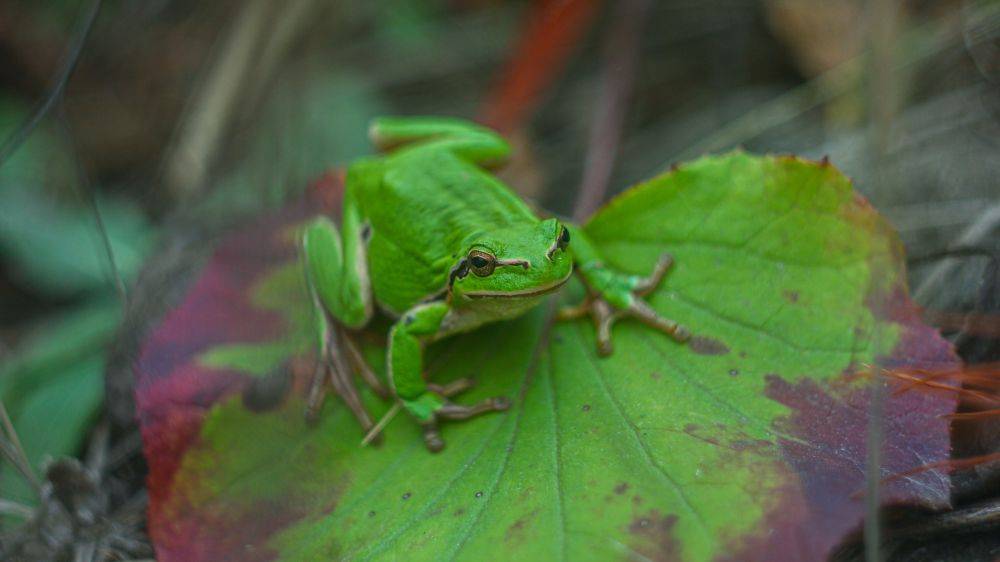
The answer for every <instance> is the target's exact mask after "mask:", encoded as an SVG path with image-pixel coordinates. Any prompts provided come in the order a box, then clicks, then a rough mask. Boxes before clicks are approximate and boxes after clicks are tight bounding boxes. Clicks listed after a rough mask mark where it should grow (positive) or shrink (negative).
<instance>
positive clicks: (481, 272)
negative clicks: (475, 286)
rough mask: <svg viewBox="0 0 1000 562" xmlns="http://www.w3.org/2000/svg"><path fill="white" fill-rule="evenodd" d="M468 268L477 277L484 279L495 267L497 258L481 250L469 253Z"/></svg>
mask: <svg viewBox="0 0 1000 562" xmlns="http://www.w3.org/2000/svg"><path fill="white" fill-rule="evenodd" d="M469 267H470V269H472V272H473V273H475V274H476V275H477V276H479V277H486V276H488V275H490V274H492V273H493V270H494V269H496V267H497V258H496V257H495V256H493V255H492V254H487V253H486V252H483V251H481V250H472V251H471V252H469Z"/></svg>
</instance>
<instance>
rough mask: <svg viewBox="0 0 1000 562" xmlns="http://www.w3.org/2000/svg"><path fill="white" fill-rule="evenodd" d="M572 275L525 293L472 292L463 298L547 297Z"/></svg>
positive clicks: (570, 273)
mask: <svg viewBox="0 0 1000 562" xmlns="http://www.w3.org/2000/svg"><path fill="white" fill-rule="evenodd" d="M572 275H573V271H572V270H571V271H570V272H569V273H568V274H567V275H566V277H563V278H562V279H560V280H558V281H556V282H555V283H551V284H549V285H545V286H543V287H538V288H535V289H529V290H527V291H477V292H474V293H466V294H465V297H466V298H470V299H489V298H493V299H523V298H530V297H540V296H542V295H547V294H549V293H551V292H553V291H555V290H556V289H558V288H559V287H562V286H563V285H565V284H566V282H567V281H569V278H570V277H572Z"/></svg>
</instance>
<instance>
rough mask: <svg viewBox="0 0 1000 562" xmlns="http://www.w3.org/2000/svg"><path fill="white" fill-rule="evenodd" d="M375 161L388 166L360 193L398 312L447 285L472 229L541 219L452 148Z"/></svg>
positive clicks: (381, 287)
mask: <svg viewBox="0 0 1000 562" xmlns="http://www.w3.org/2000/svg"><path fill="white" fill-rule="evenodd" d="M370 165H372V166H376V167H378V168H380V169H381V173H379V174H369V175H368V176H367V177H368V180H367V181H365V182H363V183H362V184H361V185H358V186H357V187H358V189H357V190H356V191H355V193H354V195H355V197H356V200H357V202H358V205H359V206H360V208H361V212H362V214H363V215H364V216H365V217H366V218H367V220H368V221H369V224H370V225H371V230H372V232H371V238H370V240H369V244H368V263H369V268H370V270H371V271H370V274H371V279H372V289H373V290H374V293H375V299H376V300H377V301H378V302H379V303H380V304H381V305H382V306H383V308H386V309H387V310H389V311H391V312H395V313H402V312H404V311H405V310H406V309H408V308H410V307H412V306H414V305H415V304H417V303H419V302H420V301H422V300H425V299H427V298H428V297H431V296H433V295H435V294H438V293H440V292H441V291H442V290H443V289H444V288H445V286H446V284H447V280H448V274H449V272H450V270H451V268H452V267H453V266H454V264H455V263H456V260H457V259H458V257H459V256H460V254H461V253H464V251H465V248H463V247H461V245H462V243H463V241H464V240H466V239H467V238H468V237H469V236H470V235H473V234H475V233H477V232H485V231H491V230H495V229H501V228H506V227H510V226H515V225H518V224H524V223H527V222H537V221H538V219H537V217H535V215H534V213H532V211H531V209H530V208H529V207H528V206H527V205H526V204H525V203H524V201H522V200H521V199H520V198H518V196H517V195H515V194H514V193H512V192H511V191H510V190H509V189H508V188H507V187H506V186H505V185H503V183H501V182H500V181H499V180H497V179H496V178H495V177H493V176H492V175H490V174H489V173H487V172H485V171H483V170H482V169H480V168H478V167H476V166H475V165H474V164H471V163H469V162H466V161H464V160H461V159H460V158H458V157H457V156H455V155H454V154H452V153H450V152H446V151H442V150H435V149H432V148H424V147H415V148H412V149H407V150H403V151H400V152H398V153H396V154H393V155H391V156H388V157H386V158H384V159H382V160H380V161H370Z"/></svg>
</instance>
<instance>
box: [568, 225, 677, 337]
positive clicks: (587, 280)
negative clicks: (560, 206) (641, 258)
mask: <svg viewBox="0 0 1000 562" xmlns="http://www.w3.org/2000/svg"><path fill="white" fill-rule="evenodd" d="M570 233H571V236H572V242H571V243H570V247H571V248H572V251H573V262H574V265H575V269H576V272H577V274H579V276H580V278H581V279H582V280H583V284H584V286H586V288H587V296H586V297H585V298H584V300H583V302H581V303H580V304H579V305H577V306H574V307H569V308H564V309H562V310H561V311H560V312H559V319H561V320H568V319H573V318H579V317H581V316H585V315H590V316H591V318H592V319H593V320H594V327H595V329H596V331H597V351H598V353H600V354H601V355H610V354H611V351H612V344H611V328H612V326H613V325H614V323H615V322H616V321H617V320H619V319H621V318H624V317H629V316H631V317H633V318H636V319H638V320H639V321H641V322H642V323H644V324H646V325H647V326H650V327H652V328H655V329H657V330H659V331H661V332H663V333H665V334H667V335H669V336H670V337H672V338H673V339H675V340H676V341H678V342H685V341H687V340H688V339H689V338H690V337H691V333H690V332H689V331H688V329H687V328H685V327H684V326H681V325H680V324H678V323H677V322H675V321H673V320H670V319H668V318H663V317H662V316H660V315H659V314H657V313H656V311H655V310H653V308H652V307H651V306H649V304H647V303H646V301H644V300H642V297H645V296H646V295H648V294H650V293H652V292H653V290H654V289H656V287H657V286H658V285H659V284H660V281H662V280H663V277H664V276H665V275H666V273H667V270H669V269H670V266H671V265H673V258H672V257H671V256H670V255H669V254H663V255H661V256H660V259H659V260H658V261H657V263H656V266H655V267H654V268H653V272H652V273H651V274H650V275H649V276H648V277H642V276H638V275H627V274H623V273H619V272H617V271H614V270H612V269H610V268H609V267H608V266H606V265H605V264H604V262H603V260H601V257H600V254H599V253H598V252H597V250H596V248H594V245H593V244H592V243H591V242H590V240H589V239H588V238H587V235H586V234H585V233H584V232H583V231H582V230H581V229H579V228H576V227H570Z"/></svg>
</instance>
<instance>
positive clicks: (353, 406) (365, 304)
mask: <svg viewBox="0 0 1000 562" xmlns="http://www.w3.org/2000/svg"><path fill="white" fill-rule="evenodd" d="M350 195H351V194H350V190H348V194H347V196H346V197H345V201H344V213H343V223H344V225H343V232H344V243H341V239H340V234H339V233H338V232H337V229H336V226H335V225H334V224H333V222H332V221H330V220H329V219H328V218H326V217H320V218H317V219H315V220H313V221H312V222H311V223H309V224H308V225H307V226H306V227H305V230H304V233H303V236H302V247H303V254H304V260H303V261H304V264H305V269H306V279H307V281H308V285H309V294H310V296H311V299H312V304H313V312H314V318H315V322H316V323H315V334H316V336H317V339H318V342H317V347H318V348H319V351H320V352H319V361H318V365H317V370H316V374H315V375H314V377H313V380H312V382H311V384H310V389H309V395H308V400H307V406H306V418H307V419H309V420H315V418H316V416H317V415H318V413H319V409H320V407H321V406H322V403H323V397H324V395H325V383H326V381H327V380H329V382H330V384H331V386H332V387H333V389H334V390H335V391H336V393H337V394H338V395H339V396H340V397H341V398H342V399H343V400H344V403H345V404H347V407H348V408H349V409H350V410H351V412H352V413H353V414H354V416H355V417H356V418H357V419H358V422H359V423H360V424H361V426H362V427H363V428H364V429H365V431H368V430H370V429H371V428H372V426H373V423H372V421H371V418H370V417H369V416H368V413H367V412H366V411H365V409H364V406H363V405H362V403H361V399H360V396H359V395H358V391H357V388H356V387H355V385H354V381H353V378H352V376H351V375H352V371H351V370H349V369H348V366H347V362H346V361H345V359H349V360H350V361H351V363H353V365H354V367H355V370H356V371H357V372H358V374H360V375H361V377H362V378H363V379H364V380H365V381H366V382H368V384H370V385H371V386H372V388H373V389H374V390H375V392H376V393H378V394H379V395H385V393H386V391H385V387H384V385H382V384H381V382H379V381H378V378H377V377H376V376H375V375H374V373H372V372H371V370H370V369H368V367H367V364H365V365H364V367H361V364H362V363H363V362H364V360H363V358H362V357H361V354H360V352H359V351H358V350H357V349H356V347H354V346H353V342H351V341H350V339H349V338H348V336H347V334H346V333H345V331H344V330H343V327H347V328H360V327H362V326H364V325H365V324H367V323H368V321H369V320H370V318H371V316H372V295H371V286H370V283H369V281H368V271H367V261H366V258H365V250H364V232H363V230H364V226H363V225H362V223H361V221H360V220H359V215H358V212H357V209H356V207H355V206H354V205H353V204H352V198H351V196H350Z"/></svg>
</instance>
